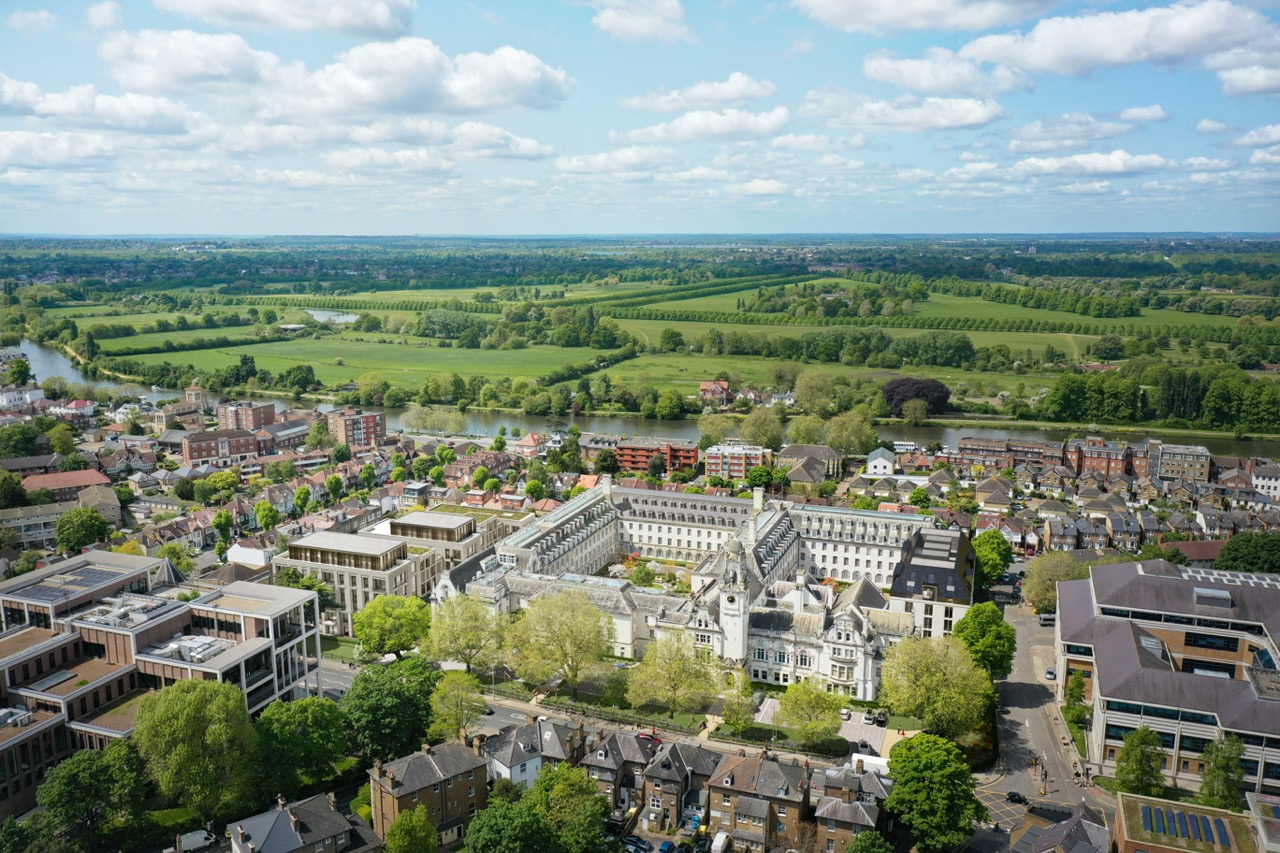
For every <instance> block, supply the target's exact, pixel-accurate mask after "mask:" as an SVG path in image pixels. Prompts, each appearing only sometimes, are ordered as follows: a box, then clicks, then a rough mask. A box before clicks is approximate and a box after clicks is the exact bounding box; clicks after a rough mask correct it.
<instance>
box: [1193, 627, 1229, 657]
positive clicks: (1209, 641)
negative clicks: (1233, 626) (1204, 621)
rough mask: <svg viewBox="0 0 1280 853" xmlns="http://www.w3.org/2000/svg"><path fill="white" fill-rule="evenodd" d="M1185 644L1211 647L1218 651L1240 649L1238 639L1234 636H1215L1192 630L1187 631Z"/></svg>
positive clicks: (1202, 647)
mask: <svg viewBox="0 0 1280 853" xmlns="http://www.w3.org/2000/svg"><path fill="white" fill-rule="evenodd" d="M1186 644H1187V645H1188V646H1190V647H1191V648H1193V649H1213V650H1215V651H1219V652H1236V651H1239V650H1240V641H1239V640H1237V639H1236V638H1235V637H1216V636H1214V635H1212V634H1197V633H1195V632H1194V631H1187V633H1186Z"/></svg>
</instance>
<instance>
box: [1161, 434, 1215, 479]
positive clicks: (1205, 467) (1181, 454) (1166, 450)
mask: <svg viewBox="0 0 1280 853" xmlns="http://www.w3.org/2000/svg"><path fill="white" fill-rule="evenodd" d="M1152 444H1153V445H1155V444H1159V463H1158V466H1157V468H1156V476H1157V477H1159V478H1160V479H1161V480H1190V481H1192V482H1194V483H1207V482H1209V479H1210V474H1211V473H1212V470H1213V456H1212V454H1210V453H1209V449H1208V448H1207V447H1204V446H1202V445H1199V444H1164V443H1160V442H1152Z"/></svg>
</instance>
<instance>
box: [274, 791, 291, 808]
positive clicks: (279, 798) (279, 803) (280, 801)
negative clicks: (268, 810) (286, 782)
mask: <svg viewBox="0 0 1280 853" xmlns="http://www.w3.org/2000/svg"><path fill="white" fill-rule="evenodd" d="M288 802H289V801H288V800H286V799H285V798H284V794H276V808H277V809H279V810H280V811H284V807H285V805H286V804H287V803H288Z"/></svg>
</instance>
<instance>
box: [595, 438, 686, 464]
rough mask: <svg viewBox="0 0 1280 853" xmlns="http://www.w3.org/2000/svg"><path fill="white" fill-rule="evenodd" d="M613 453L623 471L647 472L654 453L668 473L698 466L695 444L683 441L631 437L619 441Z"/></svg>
mask: <svg viewBox="0 0 1280 853" xmlns="http://www.w3.org/2000/svg"><path fill="white" fill-rule="evenodd" d="M614 453H615V454H617V457H618V465H619V467H620V468H621V469H622V470H623V471H645V470H648V467H649V459H650V458H652V457H653V455H654V454H655V453H656V454H658V455H659V456H661V457H662V462H663V464H664V465H666V468H667V470H668V471H679V470H680V469H681V468H693V467H696V466H697V464H698V444H697V442H693V441H685V440H683V439H674V438H645V437H644V436H633V437H632V438H625V439H622V440H621V441H619V442H618V445H617V447H616V448H615V449H614Z"/></svg>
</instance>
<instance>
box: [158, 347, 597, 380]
mask: <svg viewBox="0 0 1280 853" xmlns="http://www.w3.org/2000/svg"><path fill="white" fill-rule="evenodd" d="M592 352H593V350H588V349H560V348H559V347H541V346H539V347H529V348H528V349H523V350H479V349H452V348H451V349H442V348H440V347H434V346H406V345H403V344H371V343H364V342H361V341H351V340H343V339H341V338H334V337H325V338H321V339H320V340H314V339H311V338H308V339H306V340H297V341H280V342H276V343H269V344H249V345H247V346H240V347H227V348H225V349H214V350H200V351H198V352H177V353H153V354H149V355H141V356H136V358H137V360H138V361H141V362H144V363H146V364H163V363H164V362H166V361H167V362H169V363H170V364H195V365H198V366H199V367H200V368H201V369H211V368H223V367H227V366H228V365H231V364H234V363H236V362H238V361H239V360H240V356H242V355H251V356H253V358H254V361H255V362H256V363H257V365H258V369H259V370H269V371H271V372H272V373H279V372H281V371H282V370H285V369H287V368H289V367H292V366H293V365H295V364H310V365H312V366H313V367H314V368H315V371H316V378H317V379H318V380H319V381H320V382H321V383H323V384H325V385H336V384H339V383H343V382H348V381H351V380H354V379H355V378H356V377H358V376H360V374H362V373H369V372H374V373H381V374H382V376H383V378H384V379H386V380H387V381H388V382H390V383H391V384H393V385H401V386H404V387H406V388H419V387H421V385H422V383H423V382H424V381H425V380H426V378H427V377H428V376H430V375H432V374H436V373H457V374H459V375H460V376H462V377H464V378H468V377H471V376H487V377H490V378H492V379H495V380H496V379H498V378H500V377H503V376H510V377H512V378H513V379H533V378H535V377H537V376H539V375H541V374H543V373H546V372H547V371H549V370H552V369H554V368H557V367H561V366H563V365H565V364H570V363H574V362H579V361H585V360H586V359H587V358H589V357H590V355H591V353H592ZM337 359H342V361H343V362H344V363H343V364H341V365H339V364H336V363H335V361H336V360H337Z"/></svg>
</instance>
